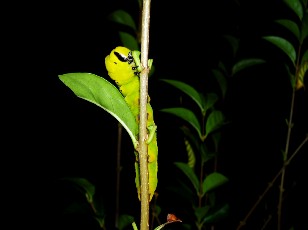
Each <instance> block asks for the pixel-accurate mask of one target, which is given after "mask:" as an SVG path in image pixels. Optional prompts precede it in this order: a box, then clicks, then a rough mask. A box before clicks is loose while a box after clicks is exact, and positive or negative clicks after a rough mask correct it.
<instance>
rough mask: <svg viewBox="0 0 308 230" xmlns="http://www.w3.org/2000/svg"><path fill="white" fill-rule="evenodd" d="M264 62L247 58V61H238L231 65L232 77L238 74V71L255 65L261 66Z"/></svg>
mask: <svg viewBox="0 0 308 230" xmlns="http://www.w3.org/2000/svg"><path fill="white" fill-rule="evenodd" d="M264 62H265V61H264V60H263V59H259V58H247V59H243V60H240V61H238V62H237V63H235V64H234V65H233V67H232V76H233V75H234V74H236V73H238V72H239V71H241V70H243V69H246V68H247V67H250V66H254V65H257V64H262V63H264Z"/></svg>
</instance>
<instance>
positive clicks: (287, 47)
mask: <svg viewBox="0 0 308 230" xmlns="http://www.w3.org/2000/svg"><path fill="white" fill-rule="evenodd" d="M263 39H265V40H267V41H269V42H271V43H273V44H274V45H276V46H277V47H278V48H280V49H281V50H282V51H283V52H285V53H286V54H287V55H288V57H289V58H290V59H291V61H292V63H293V65H295V60H296V52H295V49H294V47H293V45H292V44H291V43H290V42H289V41H287V40H286V39H284V38H281V37H277V36H265V37H263Z"/></svg>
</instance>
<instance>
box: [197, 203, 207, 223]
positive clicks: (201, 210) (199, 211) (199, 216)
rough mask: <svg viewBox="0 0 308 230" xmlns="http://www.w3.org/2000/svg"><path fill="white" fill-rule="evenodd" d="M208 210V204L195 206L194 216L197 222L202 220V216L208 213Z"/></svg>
mask: <svg viewBox="0 0 308 230" xmlns="http://www.w3.org/2000/svg"><path fill="white" fill-rule="evenodd" d="M209 210H210V206H209V205H205V206H203V207H200V208H199V207H197V208H196V209H195V216H196V218H197V221H198V223H200V222H202V220H203V218H204V217H205V216H206V215H207V214H208V212H209Z"/></svg>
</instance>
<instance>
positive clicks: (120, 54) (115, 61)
mask: <svg viewBox="0 0 308 230" xmlns="http://www.w3.org/2000/svg"><path fill="white" fill-rule="evenodd" d="M105 65H106V69H107V71H108V75H109V76H110V77H111V79H113V80H114V81H116V83H117V85H123V84H126V83H128V82H129V81H130V80H131V78H133V77H134V76H135V70H136V66H135V62H134V59H133V56H132V52H131V51H130V50H129V49H128V48H126V47H123V46H118V47H116V48H115V49H113V50H112V51H111V52H110V54H109V55H108V56H107V57H106V58H105Z"/></svg>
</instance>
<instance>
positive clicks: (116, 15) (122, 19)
mask: <svg viewBox="0 0 308 230" xmlns="http://www.w3.org/2000/svg"><path fill="white" fill-rule="evenodd" d="M109 19H110V20H111V21H114V22H116V23H119V24H122V25H125V26H128V27H130V28H132V29H133V30H134V31H137V27H136V24H135V21H134V20H133V18H132V16H131V15H130V14H129V13H127V12H126V11H124V10H116V11H113V12H112V13H111V14H110V15H109Z"/></svg>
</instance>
